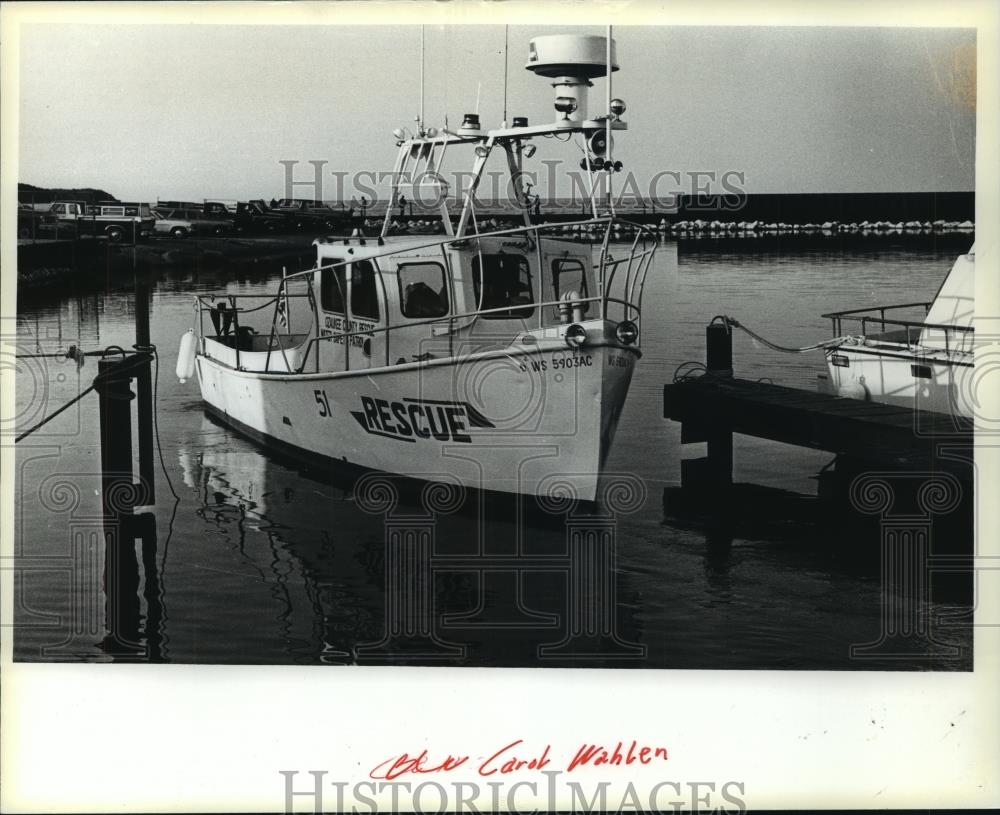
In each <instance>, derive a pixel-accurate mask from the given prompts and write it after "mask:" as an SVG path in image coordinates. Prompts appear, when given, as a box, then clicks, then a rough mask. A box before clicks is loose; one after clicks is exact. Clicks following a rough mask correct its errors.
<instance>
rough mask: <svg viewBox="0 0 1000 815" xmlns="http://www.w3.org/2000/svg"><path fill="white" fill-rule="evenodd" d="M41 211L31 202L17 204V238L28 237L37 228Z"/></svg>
mask: <svg viewBox="0 0 1000 815" xmlns="http://www.w3.org/2000/svg"><path fill="white" fill-rule="evenodd" d="M41 218H42V213H41V212H39V211H38V210H37V209H35V208H34V207H33V206H31V204H22V203H18V205H17V236H18V237H19V238H30V237H32V236H33V235H35V233H36V232H37V230H38V224H39V222H40V221H41Z"/></svg>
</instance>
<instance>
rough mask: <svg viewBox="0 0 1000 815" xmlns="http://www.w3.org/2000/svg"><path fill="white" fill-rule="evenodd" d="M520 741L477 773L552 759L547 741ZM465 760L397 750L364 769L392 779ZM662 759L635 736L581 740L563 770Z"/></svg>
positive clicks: (540, 765) (532, 766) (447, 768)
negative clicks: (610, 742) (610, 741)
mask: <svg viewBox="0 0 1000 815" xmlns="http://www.w3.org/2000/svg"><path fill="white" fill-rule="evenodd" d="M523 744H524V739H515V740H514V741H512V742H510V743H509V744H506V745H504V746H503V747H501V748H500V749H499V750H497V751H496V752H494V753H493V754H492V755H490V756H489V757H488V758H487V759H485V760H484V761H483V762H482V763H481V764H480V765H479V768H478V773H479V775H481V776H491V775H496V774H497V773H499V774H500V775H508V774H509V773H516V772H520V771H521V770H541V769H544V768H545V767H548V766H549V765H550V764H551V763H552V761H551V758H550V755H549V753H550V751H551V749H552V748H551V745H548V744H546V745H545V746H544V748H543V749H542V750H541V752H538V751H537V750H536V751H529V750H527V749H524V748H523ZM468 760H469V757H468V756H467V755H459V756H453V755H451V754H450V753H449V754H448V755H447V757H445V759H444V760H443V761H440V762H437V763H434V762H432V761H431V760H430V758H429V757H428V755H427V750H421V751H420V753H419V754H417V755H415V756H411V755H410V754H409V753H401V754H400V755H398V756H393V757H391V758H387V759H386V760H385V761H383V762H382V763H381V764H379V765H377V766H376V767H375V768H374V769H373V770H372V771H371V772H370V773H368V777H369V778H374V779H377V780H385V781H392V780H393V779H394V778H399V777H400V776H401V775H406V774H407V773H409V774H412V775H429V774H431V773H447V772H451V771H452V770H456V769H458V768H459V767H461V766H462V765H464V764H465V763H466V762H467V761H468ZM666 760H667V750H666V748H665V747H650V746H647V745H640V744H639V743H638V742H637V741H636V740H635V739H633V740H632V741H631V742H629V744H628V746H627V747H626V746H625V743H624V742H621V741H619V742H617V743H616V744H615V746H614V747H613V748H611V749H610V750H609V749H608V748H606V747H604V746H603V745H600V744H582V745H580V747H579V749H578V750H577V751H576V754H575V755H574V756H573V758H572V759H570V761H569V763H568V764H567V765H566V772H573V770H575V769H577V768H578V767H601V766H605V765H610V766H615V767H620V766H629V765H632V764H652V763H653V762H654V761H666Z"/></svg>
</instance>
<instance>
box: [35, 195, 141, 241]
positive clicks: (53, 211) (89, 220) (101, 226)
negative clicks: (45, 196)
mask: <svg viewBox="0 0 1000 815" xmlns="http://www.w3.org/2000/svg"><path fill="white" fill-rule="evenodd" d="M63 223H75V224H76V225H77V228H78V229H79V232H80V234H81V235H87V234H90V235H94V236H97V235H104V236H105V237H107V239H108V240H110V241H114V242H118V241H120V240H122V239H123V238H124V239H131V238H132V237H136V238H138V237H140V236H143V235H148V234H150V233H151V232H152V231H153V224H154V218H153V213H152V211H151V210H150V208H149V204H141V203H136V202H131V201H102V202H100V203H99V204H87V203H85V202H82V201H55V202H54V203H53V204H52V206H51V207H49V209H48V211H47V212H43V213H42V217H41V224H42V227H43V228H44V227H45V226H46V225H56V226H58V225H60V224H63Z"/></svg>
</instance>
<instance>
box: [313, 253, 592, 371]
mask: <svg viewBox="0 0 1000 815" xmlns="http://www.w3.org/2000/svg"><path fill="white" fill-rule="evenodd" d="M385 252H386V249H385V248H380V247H379V246H377V245H376V244H375V243H374V242H372V241H368V242H365V241H359V240H349V241H341V242H317V269H316V271H315V272H314V276H313V281H312V289H313V292H314V293H315V298H316V311H317V323H318V332H319V335H320V336H322V337H330V338H331V339H330V340H329V341H326V342H323V343H321V344H322V345H326V346H329V347H330V349H331V350H329V351H327V350H324V351H323V352H322V355H323V359H324V362H325V363H326V364H324V365H321V369H326V370H330V369H331V366H332V369H349V368H356V367H365V368H367V367H381V366H386V365H399V364H403V363H407V362H420V361H425V360H428V359H435V358H440V357H450V356H454V355H456V354H460V353H472V352H478V351H484V350H488V349H490V348H498V347H505V346H507V345H509V344H510V343H511V342H513V341H514V340H515V339H516V338H517V337H518V336H519V335H521V334H524V333H525V332H534V331H537V330H539V329H545V328H546V327H555V326H559V325H561V324H565V323H568V322H570V321H571V320H574V321H580V320H583V319H586V315H587V314H588V312H590V311H592V310H593V311H596V310H597V308H596V303H595V302H594V300H590V299H589V298H592V297H594V295H593V292H595V291H597V287H596V284H595V280H594V270H593V261H592V257H591V249H590V247H589V245H581V244H578V243H574V242H571V241H560V240H555V239H551V238H541V239H535V238H527V237H525V236H523V235H514V236H510V237H502V236H500V237H492V236H491V237H481V238H472V239H468V240H461V241H454V242H452V243H451V244H439V245H437V246H433V247H429V248H428V247H427V246H426V243H422V242H421V241H420V240H419V239H412V238H410V239H406V240H404V241H392V247H391V252H392V253H391V254H386V253H385ZM595 299H596V298H595ZM544 304H547V305H544Z"/></svg>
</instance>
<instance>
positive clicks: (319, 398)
mask: <svg viewBox="0 0 1000 815" xmlns="http://www.w3.org/2000/svg"><path fill="white" fill-rule="evenodd" d="M313 396H315V397H316V404H318V405H319V415H320V416H329V415H330V403H329V401H327V398H326V391H313Z"/></svg>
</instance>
